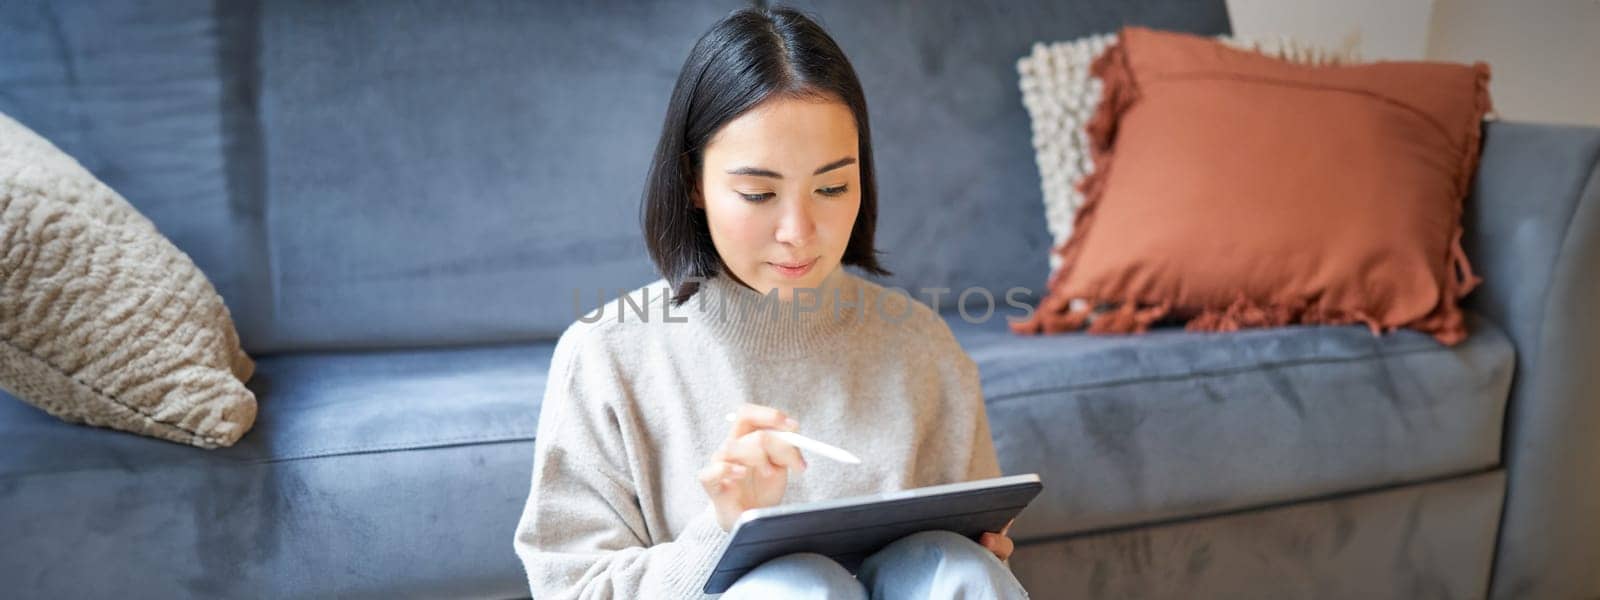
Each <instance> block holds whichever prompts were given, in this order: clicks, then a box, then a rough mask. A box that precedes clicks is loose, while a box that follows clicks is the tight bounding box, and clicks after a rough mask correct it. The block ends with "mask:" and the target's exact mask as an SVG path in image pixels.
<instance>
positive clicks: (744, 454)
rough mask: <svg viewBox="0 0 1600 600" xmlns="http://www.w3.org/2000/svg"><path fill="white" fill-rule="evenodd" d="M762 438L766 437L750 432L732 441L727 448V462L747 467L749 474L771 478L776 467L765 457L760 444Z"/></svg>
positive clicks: (763, 445)
mask: <svg viewBox="0 0 1600 600" xmlns="http://www.w3.org/2000/svg"><path fill="white" fill-rule="evenodd" d="M763 437H766V436H765V434H763V433H761V432H760V431H752V432H750V433H747V434H745V435H744V437H741V438H739V439H737V440H734V441H733V444H732V445H731V446H729V448H728V461H729V462H734V463H738V464H741V465H744V466H746V467H749V468H750V472H751V473H756V474H758V475H760V476H762V477H770V476H772V473H773V470H774V469H776V468H777V467H776V466H775V465H773V464H772V459H771V458H770V457H768V456H767V448H766V445H765V444H763V443H762V442H761V438H763Z"/></svg>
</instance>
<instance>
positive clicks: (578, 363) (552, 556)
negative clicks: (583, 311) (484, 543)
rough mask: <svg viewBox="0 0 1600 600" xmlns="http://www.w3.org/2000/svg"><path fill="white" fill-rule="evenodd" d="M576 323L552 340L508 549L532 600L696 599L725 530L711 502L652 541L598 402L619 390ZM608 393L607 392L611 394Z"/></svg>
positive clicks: (608, 417) (620, 444) (610, 421)
mask: <svg viewBox="0 0 1600 600" xmlns="http://www.w3.org/2000/svg"><path fill="white" fill-rule="evenodd" d="M583 333H585V332H584V331H582V330H573V329H569V330H568V332H567V333H566V334H564V335H563V336H562V340H561V341H560V342H558V343H557V347H556V351H555V355H554V357H553V358H552V361H551V368H550V380H549V382H548V383H547V385H546V388H545V395H544V402H543V405H542V406H541V408H540V417H539V427H538V433H537V436H536V437H535V440H534V466H533V477H532V486H531V488H530V491H529V495H528V500H527V504H526V505H525V506H524V507H523V512H522V518H521V520H520V522H519V523H518V525H517V531H516V539H515V544H514V546H515V549H516V554H517V557H518V558H519V559H520V560H521V561H522V566H523V569H524V571H525V572H526V574H527V577H528V586H529V589H530V591H531V592H532V594H533V597H535V598H539V599H540V600H558V599H579V598H582V599H602V598H655V597H662V598H699V597H701V596H702V595H703V594H702V591H701V589H702V586H703V585H704V583H705V580H706V578H707V576H708V575H709V574H710V572H711V569H712V567H713V563H714V561H715V560H716V556H717V553H718V552H719V551H720V550H721V547H722V545H723V543H724V542H725V541H726V539H727V536H728V534H727V533H726V532H724V531H723V530H722V528H721V526H719V525H718V524H717V521H716V516H715V513H714V512H713V509H712V508H711V503H710V502H709V501H707V503H706V508H705V510H703V511H702V512H701V513H699V514H698V515H696V516H695V517H694V518H693V520H691V521H690V522H689V524H688V525H687V527H686V528H685V529H684V531H682V532H681V533H680V534H679V535H678V536H677V537H676V539H672V540H652V539H650V538H651V534H650V530H649V528H648V527H647V519H646V518H645V515H644V514H643V512H642V510H641V508H640V507H641V504H640V501H639V493H638V492H637V488H636V486H635V484H634V482H632V481H631V478H630V476H629V475H628V472H629V470H628V469H627V467H626V465H627V464H629V461H628V460H627V457H626V456H622V453H623V452H624V450H623V449H624V448H627V447H628V446H627V445H626V444H625V443H624V440H623V436H622V434H621V431H620V427H619V426H618V425H617V420H616V418H615V414H614V413H613V412H612V409H611V408H610V407H608V406H606V404H605V402H604V400H605V398H607V397H608V395H611V394H616V393H620V392H621V388H622V386H620V385H618V384H617V383H616V382H615V380H614V379H615V373H609V372H608V371H609V369H606V368H603V366H602V365H594V364H583V363H593V362H602V363H603V362H604V361H603V360H598V361H597V360H596V359H602V358H603V357H600V356H595V355H594V353H593V351H592V350H589V349H586V347H590V348H592V347H593V346H594V345H593V344H589V343H586V341H585V340H584V339H583V336H582V335H580V334H583ZM610 397H613V398H614V397H615V396H610Z"/></svg>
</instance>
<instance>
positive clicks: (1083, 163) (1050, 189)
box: [1017, 33, 1361, 270]
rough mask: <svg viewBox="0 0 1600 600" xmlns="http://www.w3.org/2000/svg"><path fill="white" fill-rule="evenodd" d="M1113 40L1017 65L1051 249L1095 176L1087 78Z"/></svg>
mask: <svg viewBox="0 0 1600 600" xmlns="http://www.w3.org/2000/svg"><path fill="white" fill-rule="evenodd" d="M1217 39H1218V40H1221V41H1222V43H1224V44H1228V45H1230V46H1234V47H1236V48H1242V49H1246V50H1255V51H1257V52H1260V53H1262V54H1265V55H1267V56H1273V57H1277V58H1282V59H1284V60H1289V61H1293V62H1297V63H1305V64H1315V65H1330V64H1353V63H1358V62H1360V61H1361V58H1360V56H1359V55H1358V54H1357V53H1356V52H1355V51H1354V50H1349V51H1344V52H1335V51H1329V50H1325V49H1321V48H1317V47H1315V46H1312V45H1309V44H1306V43H1303V42H1299V41H1296V40H1294V39H1292V38H1289V37H1283V36H1280V37H1263V38H1236V37H1232V36H1225V35H1224V36H1217ZM1116 41H1117V35H1116V34H1114V33H1106V34H1101V35H1092V36H1088V37H1083V38H1078V39H1076V40H1073V41H1070V42H1055V43H1051V44H1045V43H1043V42H1040V43H1036V44H1034V45H1033V52H1032V53H1031V54H1029V55H1028V56H1024V57H1022V58H1021V59H1019V60H1018V61H1017V73H1018V74H1019V75H1020V76H1021V78H1020V79H1019V82H1018V83H1019V85H1020V86H1021V88H1022V104H1023V106H1024V107H1026V108H1027V109H1028V117H1029V119H1030V120H1031V121H1032V123H1033V148H1034V160H1035V161H1036V162H1037V163H1038V166H1039V178H1040V186H1041V187H1042V188H1043V192H1044V212H1045V224H1046V226H1047V227H1048V228H1049V229H1050V236H1051V237H1052V238H1053V239H1054V241H1055V244H1054V246H1055V247H1060V246H1061V245H1062V244H1065V243H1066V242H1067V238H1069V237H1071V236H1072V221H1073V218H1074V217H1075V216H1076V215H1077V212H1078V207H1079V206H1080V205H1082V204H1083V194H1081V193H1079V192H1078V188H1077V184H1078V181H1079V180H1081V179H1083V177H1085V176H1087V175H1089V174H1090V173H1092V172H1093V171H1094V164H1093V162H1092V161H1091V160H1090V158H1089V138H1088V135H1087V134H1086V133H1085V132H1084V127H1085V126H1087V125H1088V123H1089V118H1090V117H1092V116H1093V115H1094V111H1095V108H1097V107H1098V106H1099V105H1100V85H1101V84H1100V80H1099V79H1097V78H1095V77H1091V76H1090V75H1089V66H1090V65H1091V64H1093V63H1094V59H1095V58H1097V57H1099V56H1100V53H1101V52H1103V51H1105V49H1106V47H1107V46H1110V45H1111V44H1114V43H1116ZM1056 254H1057V253H1055V252H1051V253H1050V269H1051V270H1055V269H1056V268H1058V267H1059V266H1060V261H1061V259H1060V257H1058V256H1057V255H1056Z"/></svg>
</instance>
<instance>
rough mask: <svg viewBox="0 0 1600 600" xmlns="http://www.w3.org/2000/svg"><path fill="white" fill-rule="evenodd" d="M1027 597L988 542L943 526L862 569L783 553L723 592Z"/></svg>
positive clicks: (903, 541) (735, 597)
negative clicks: (941, 528) (848, 568)
mask: <svg viewBox="0 0 1600 600" xmlns="http://www.w3.org/2000/svg"><path fill="white" fill-rule="evenodd" d="M1027 597H1028V592H1026V591H1024V590H1023V589H1022V584H1021V583H1020V582H1018V581H1017V578H1016V576H1014V575H1012V574H1011V570H1010V569H1007V568H1006V566H1005V565H1003V564H1000V559H999V558H996V557H995V555H994V553H993V552H990V551H989V549H988V548H984V547H983V545H982V544H979V543H977V542H974V541H972V540H970V539H967V538H966V537H965V536H963V535H961V534H959V533H955V532H953V531H937V530H934V531H923V532H918V533H914V534H911V535H908V536H905V537H903V538H900V539H898V540H895V541H894V542H893V543H891V544H889V545H888V546H884V548H883V549H882V550H879V551H877V552H876V553H874V554H873V555H872V556H868V557H867V559H866V560H865V561H863V562H862V563H861V568H860V569H859V570H858V571H857V573H856V575H851V574H850V571H849V570H847V569H845V568H844V567H843V566H842V565H840V564H839V563H836V562H834V561H833V559H830V558H828V557H826V556H823V555H821V554H815V553H811V552H797V553H794V554H788V555H784V556H780V557H778V558H774V559H772V560H769V561H767V562H764V563H761V565H759V566H757V567H756V568H754V569H751V570H750V572H749V573H745V574H744V576H743V577H740V578H739V580H738V581H736V582H734V583H733V586H732V587H729V588H728V590H727V591H726V592H724V593H723V595H722V598H723V600H749V599H756V600H775V599H777V598H801V599H816V600H822V599H824V598H826V599H829V600H838V599H848V600H863V599H866V598H875V599H879V598H881V599H887V600H899V599H901V598H915V599H916V600H926V599H929V598H935V599H938V600H945V599H947V598H957V599H961V600H979V599H982V600H1013V599H1015V598H1027Z"/></svg>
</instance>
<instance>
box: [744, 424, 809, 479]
mask: <svg viewBox="0 0 1600 600" xmlns="http://www.w3.org/2000/svg"><path fill="white" fill-rule="evenodd" d="M748 435H752V436H758V438H759V440H760V443H761V446H762V448H765V449H766V451H767V460H770V461H772V464H775V465H779V466H781V467H785V468H790V469H795V470H796V471H804V470H806V459H805V457H804V456H801V455H800V449H799V448H796V447H794V444H791V443H789V442H787V441H784V439H783V438H780V437H778V436H775V435H767V434H765V433H763V432H760V431H756V432H752V433H750V434H748Z"/></svg>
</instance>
